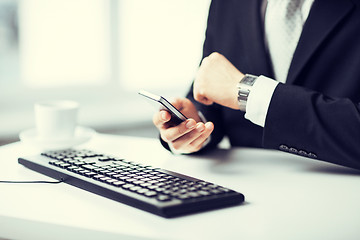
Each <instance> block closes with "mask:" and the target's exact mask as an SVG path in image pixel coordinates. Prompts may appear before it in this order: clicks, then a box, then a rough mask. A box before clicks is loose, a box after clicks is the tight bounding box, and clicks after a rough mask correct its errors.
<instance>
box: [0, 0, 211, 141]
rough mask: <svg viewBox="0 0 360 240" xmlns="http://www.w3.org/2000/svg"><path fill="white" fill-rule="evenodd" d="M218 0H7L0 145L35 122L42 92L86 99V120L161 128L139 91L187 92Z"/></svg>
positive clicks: (146, 130)
mask: <svg viewBox="0 0 360 240" xmlns="http://www.w3.org/2000/svg"><path fill="white" fill-rule="evenodd" d="M209 4H210V0H200V1H193V0H181V1H177V0H151V1H149V0H0V145H2V144H6V143H10V142H13V141H18V134H19V132H21V131H22V130H26V129H29V128H33V127H34V115H33V105H34V103H35V102H37V101H40V100H55V99H71V100H76V101H78V102H79V103H80V105H81V109H80V112H79V125H82V126H87V127H92V128H94V129H95V130H96V131H98V132H101V133H112V134H122V135H134V136H144V137H157V131H156V129H155V127H153V125H152V122H151V118H152V115H153V113H154V111H155V110H154V109H153V108H151V106H150V105H149V104H148V103H146V102H145V100H144V99H142V98H141V97H140V96H138V94H137V91H138V90H139V89H145V90H147V91H151V92H154V93H157V94H161V95H164V96H165V97H168V98H170V99H171V97H175V96H184V95H185V93H186V92H187V90H188V88H189V86H190V84H191V81H192V80H193V78H194V76H195V73H196V70H197V68H198V65H199V63H200V60H201V54H202V45H203V41H204V37H205V28H206V20H207V14H208V8H209Z"/></svg>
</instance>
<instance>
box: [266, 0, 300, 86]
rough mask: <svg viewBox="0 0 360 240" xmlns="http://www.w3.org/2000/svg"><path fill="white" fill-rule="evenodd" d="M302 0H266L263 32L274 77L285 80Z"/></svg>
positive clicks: (295, 39) (298, 23)
mask: <svg viewBox="0 0 360 240" xmlns="http://www.w3.org/2000/svg"><path fill="white" fill-rule="evenodd" d="M303 3H304V0H268V5H267V8H266V14H265V34H266V39H267V44H268V48H269V52H270V57H271V60H272V64H273V69H274V73H275V78H276V80H278V81H279V82H283V83H284V82H285V81H286V78H287V74H288V71H289V67H290V63H291V60H292V57H293V54H294V51H295V48H296V46H297V43H298V41H299V38H300V35H301V31H302V27H303V20H302V15H301V6H302V5H303Z"/></svg>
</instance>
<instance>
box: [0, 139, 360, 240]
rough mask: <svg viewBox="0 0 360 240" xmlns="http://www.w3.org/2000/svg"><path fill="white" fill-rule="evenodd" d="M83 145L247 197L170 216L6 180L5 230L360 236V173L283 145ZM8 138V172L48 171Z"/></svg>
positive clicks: (0, 167) (9, 175)
mask: <svg viewBox="0 0 360 240" xmlns="http://www.w3.org/2000/svg"><path fill="white" fill-rule="evenodd" d="M81 147H85V148H89V149H93V150H97V151H100V152H104V153H110V154H115V155H118V156H124V157H126V158H127V159H133V160H135V161H143V162H147V163H149V164H152V165H153V166H159V167H162V168H166V169H169V170H174V171H177V172H180V173H184V174H187V175H190V176H193V177H197V178H201V179H204V180H207V181H211V182H214V183H217V184H220V185H224V186H226V187H229V188H232V189H234V190H237V191H239V192H242V193H243V194H244V195H245V198H246V202H245V203H244V204H243V205H240V206H236V207H231V208H226V209H221V210H215V211H209V212H204V213H200V214H195V215H188V216H184V217H179V218H174V219H164V218H161V217H158V216H156V215H153V214H150V213H147V212H144V211H141V210H138V209H136V208H132V207H128V206H126V205H123V204H120V203H118V202H116V201H112V200H109V199H106V198H103V197H100V196H97V195H95V194H92V193H89V192H86V191H84V190H81V189H78V188H75V187H72V186H69V185H67V184H65V183H61V184H4V183H2V184H0V196H1V197H0V238H9V239H30V240H31V239H37V240H39V239H52V240H54V239H55V240H56V239H276V240H279V239H301V240H304V239H306V240H309V239H316V240H318V239H346V240H351V239H359V236H360V209H359V205H360V172H358V171H356V170H351V169H348V168H343V167H338V166H334V165H331V164H327V163H323V162H318V161H314V160H310V159H305V158H301V157H297V156H292V155H288V154H285V153H281V152H276V151H265V150H255V149H245V148H238V149H233V150H218V151H216V152H213V153H212V154H211V155H207V156H201V157H200V156H173V155H171V154H170V153H168V152H167V151H165V150H164V149H162V147H161V146H160V144H159V142H158V140H157V139H143V138H130V137H121V136H111V135H97V136H96V137H94V138H93V139H92V140H91V141H90V142H89V143H86V144H84V145H83V146H81ZM35 152H36V151H35V150H34V149H31V148H29V147H27V146H24V145H23V144H21V143H14V144H10V145H6V146H2V147H0V179H1V180H50V178H48V177H45V176H43V175H41V174H39V173H36V172H33V171H31V170H28V169H27V168H25V167H23V166H22V165H19V164H18V163H17V158H18V157H19V156H23V155H28V154H32V153H35Z"/></svg>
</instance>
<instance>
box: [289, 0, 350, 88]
mask: <svg viewBox="0 0 360 240" xmlns="http://www.w3.org/2000/svg"><path fill="white" fill-rule="evenodd" d="M352 8H353V3H351V2H350V1H349V0H315V2H314V4H313V6H312V9H311V11H310V14H309V17H308V19H307V21H306V22H305V25H304V28H303V32H302V34H301V37H300V40H299V43H298V46H297V48H296V50H295V53H294V57H293V61H292V63H291V65H290V69H289V73H288V77H287V83H294V82H295V81H296V78H297V76H298V75H299V73H300V72H301V70H302V69H303V68H304V66H305V65H306V63H307V62H308V61H309V59H310V58H311V56H312V55H313V54H314V53H315V51H316V49H317V48H318V47H319V46H320V45H321V43H323V42H324V40H325V39H326V37H327V36H328V35H329V33H330V32H331V31H332V30H333V29H334V28H335V27H336V26H337V25H338V24H339V23H340V21H341V20H342V19H343V18H344V17H345V16H346V15H347V14H348V13H350V11H351V9H352Z"/></svg>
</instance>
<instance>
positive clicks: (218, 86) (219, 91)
mask: <svg viewBox="0 0 360 240" xmlns="http://www.w3.org/2000/svg"><path fill="white" fill-rule="evenodd" d="M243 77H244V74H242V73H241V72H240V71H239V70H238V69H236V68H235V66H234V65H232V64H231V62H229V60H227V59H226V58H225V57H224V56H223V55H221V54H220V53H217V52H214V53H212V54H210V55H209V56H208V57H205V58H204V59H203V61H202V63H201V66H200V68H199V71H198V73H197V76H196V79H195V82H194V98H195V100H196V101H198V102H201V103H203V104H206V105H210V104H213V103H214V102H215V103H218V104H220V105H223V106H225V107H229V108H233V109H239V106H238V102H237V95H238V91H237V84H238V83H239V82H240V80H241V79H242V78H243Z"/></svg>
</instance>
